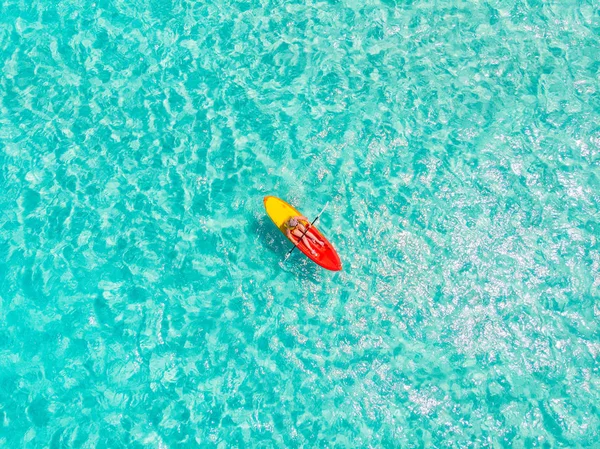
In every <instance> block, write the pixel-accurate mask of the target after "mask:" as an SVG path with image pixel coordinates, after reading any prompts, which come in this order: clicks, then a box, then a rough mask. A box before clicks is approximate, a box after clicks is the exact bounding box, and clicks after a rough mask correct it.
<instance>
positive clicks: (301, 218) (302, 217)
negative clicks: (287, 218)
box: [296, 215, 308, 223]
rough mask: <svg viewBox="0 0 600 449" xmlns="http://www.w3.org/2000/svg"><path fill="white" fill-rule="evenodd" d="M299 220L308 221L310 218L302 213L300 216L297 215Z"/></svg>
mask: <svg viewBox="0 0 600 449" xmlns="http://www.w3.org/2000/svg"><path fill="white" fill-rule="evenodd" d="M296 218H297V219H298V220H303V221H306V222H307V223H308V218H306V217H305V216H304V215H300V216H298V217H296Z"/></svg>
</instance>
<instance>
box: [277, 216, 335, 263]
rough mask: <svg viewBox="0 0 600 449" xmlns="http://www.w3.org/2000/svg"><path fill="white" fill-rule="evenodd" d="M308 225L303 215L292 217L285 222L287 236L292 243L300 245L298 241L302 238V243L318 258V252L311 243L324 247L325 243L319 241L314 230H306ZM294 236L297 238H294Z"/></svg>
mask: <svg viewBox="0 0 600 449" xmlns="http://www.w3.org/2000/svg"><path fill="white" fill-rule="evenodd" d="M302 222H304V223H306V225H304V223H302ZM308 224H309V223H308V219H307V218H306V217H304V216H302V215H299V216H296V217H292V218H290V219H289V220H288V221H286V222H285V235H287V236H288V238H289V239H290V240H291V241H292V242H296V244H298V239H300V238H301V239H302V242H303V243H304V245H306V247H307V248H308V250H309V251H310V252H311V254H312V255H313V256H316V255H317V252H316V251H315V250H314V248H313V247H312V245H311V244H310V242H313V244H317V245H321V246H324V245H325V242H323V241H322V240H319V238H318V237H317V236H316V235H314V234H313V232H312V229H310V228H309V229H308V231H307V230H306V229H307V226H308ZM292 236H294V237H295V238H292Z"/></svg>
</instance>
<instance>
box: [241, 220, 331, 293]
mask: <svg viewBox="0 0 600 449" xmlns="http://www.w3.org/2000/svg"><path fill="white" fill-rule="evenodd" d="M251 226H252V230H253V231H254V233H255V234H256V236H257V237H258V241H257V242H256V243H257V245H261V246H264V247H266V248H268V249H269V250H270V251H271V252H272V253H274V254H275V256H276V257H277V258H278V259H279V262H280V265H281V266H282V268H283V269H284V270H285V271H289V272H293V273H294V274H296V275H300V276H301V277H303V278H308V279H310V280H312V281H314V282H319V281H320V280H321V279H320V277H319V273H320V271H321V268H319V267H318V266H317V265H316V264H315V263H313V262H312V261H311V260H309V259H308V258H307V257H305V256H304V254H302V252H301V251H300V250H298V249H296V250H295V251H294V252H293V253H292V254H291V255H290V257H289V258H288V260H287V261H285V262H284V260H285V256H286V254H287V253H288V252H289V251H290V250H291V249H292V243H291V242H290V241H289V240H288V239H287V238H286V237H285V236H284V235H283V234H282V233H281V231H279V230H278V229H277V228H276V227H275V225H274V224H273V223H272V222H271V221H270V220H258V219H254V221H253V222H252V224H251Z"/></svg>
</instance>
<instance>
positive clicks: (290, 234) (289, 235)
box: [285, 228, 296, 243]
mask: <svg viewBox="0 0 600 449" xmlns="http://www.w3.org/2000/svg"><path fill="white" fill-rule="evenodd" d="M285 235H287V238H288V239H290V240H291V241H292V242H294V243H295V242H296V240H295V239H294V236H293V235H292V233H291V232H290V230H289V229H287V228H286V230H285Z"/></svg>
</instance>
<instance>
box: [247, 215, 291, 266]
mask: <svg viewBox="0 0 600 449" xmlns="http://www.w3.org/2000/svg"><path fill="white" fill-rule="evenodd" d="M251 226H252V230H253V231H254V233H255V234H256V235H257V237H258V240H259V241H258V242H257V243H258V244H260V245H262V246H264V247H266V248H268V249H269V250H271V252H273V253H275V254H276V255H278V256H281V257H282V258H283V257H285V254H286V252H287V251H289V250H290V249H291V247H290V246H289V244H288V243H289V240H288V239H287V238H285V236H284V235H283V234H282V233H281V232H280V231H279V230H278V229H277V228H276V227H275V225H274V224H273V223H272V222H271V221H266V220H257V219H254V222H253V223H252V224H251Z"/></svg>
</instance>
